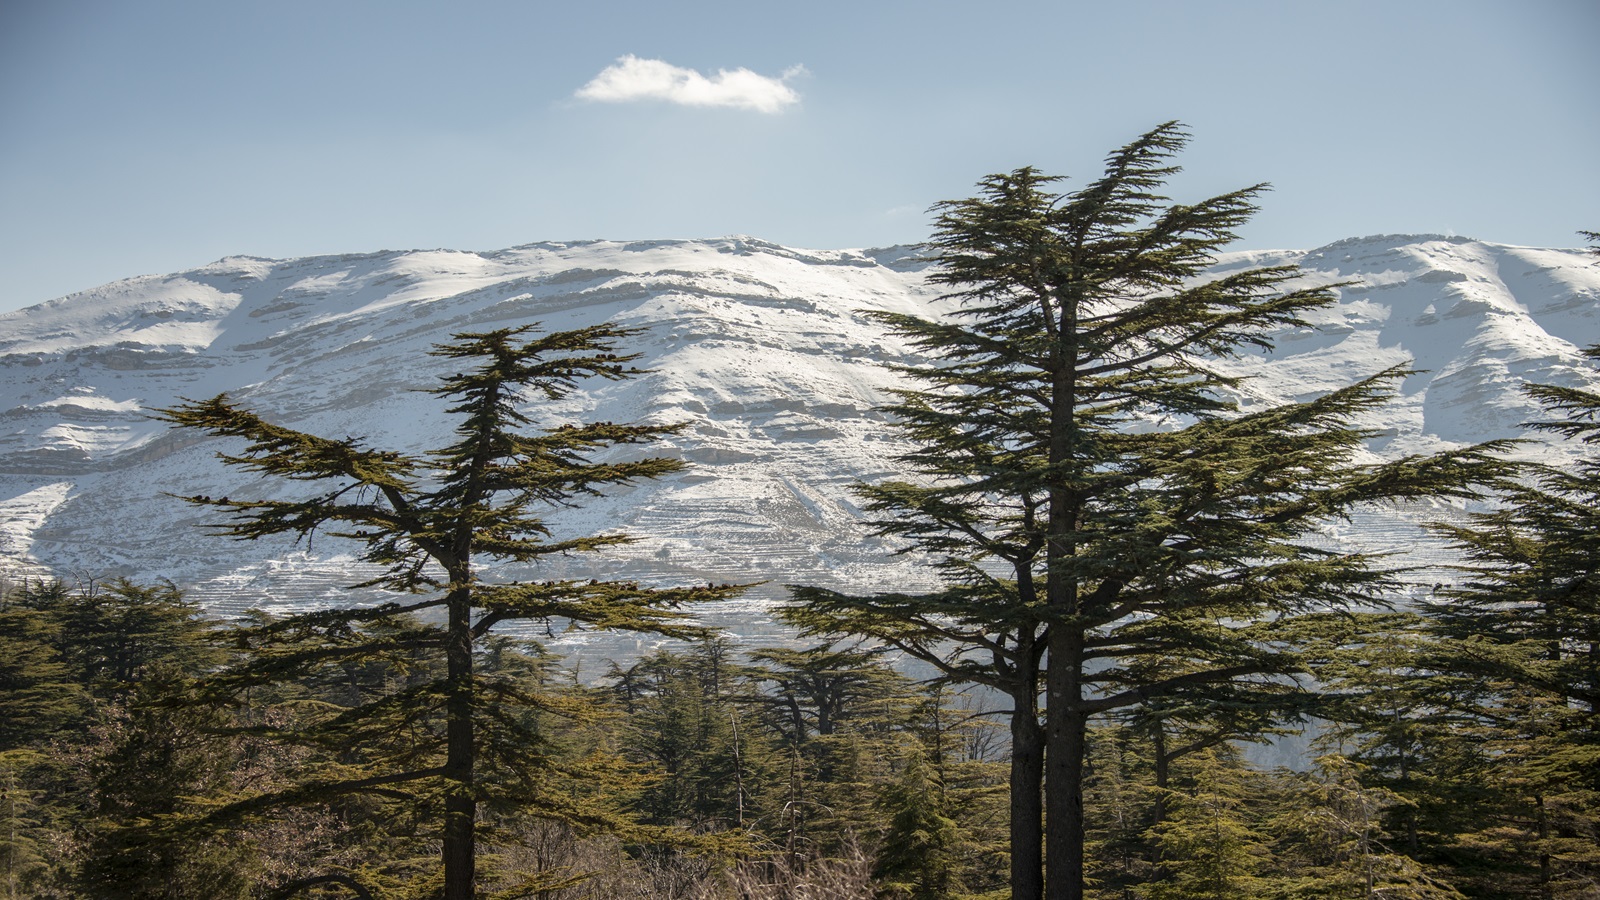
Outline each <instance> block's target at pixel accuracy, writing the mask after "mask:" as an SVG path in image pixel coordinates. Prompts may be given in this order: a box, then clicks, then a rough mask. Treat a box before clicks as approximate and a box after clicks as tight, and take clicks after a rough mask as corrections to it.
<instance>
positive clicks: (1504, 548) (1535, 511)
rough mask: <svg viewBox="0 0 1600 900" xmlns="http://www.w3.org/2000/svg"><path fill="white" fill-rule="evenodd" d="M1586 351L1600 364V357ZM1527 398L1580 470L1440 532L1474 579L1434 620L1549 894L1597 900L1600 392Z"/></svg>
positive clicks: (1559, 388) (1537, 392) (1553, 389)
mask: <svg viewBox="0 0 1600 900" xmlns="http://www.w3.org/2000/svg"><path fill="white" fill-rule="evenodd" d="M1584 234H1585V236H1586V237H1588V238H1589V239H1590V240H1591V241H1594V242H1596V243H1600V234H1593V233H1588V232H1585V233H1584ZM1584 353H1585V355H1586V356H1587V357H1588V358H1589V359H1591V360H1594V361H1596V362H1600V345H1596V346H1593V347H1590V348H1589V349H1587V350H1586V351H1584ZM1524 391H1525V393H1527V395H1528V396H1529V397H1531V398H1533V399H1534V400H1535V401H1537V402H1538V403H1539V404H1540V405H1541V406H1542V407H1543V408H1544V411H1545V413H1546V414H1547V415H1548V416H1549V417H1550V418H1549V419H1547V420H1545V421H1539V422H1533V423H1531V424H1530V425H1529V426H1528V427H1531V428H1533V429H1535V430H1538V431H1544V432H1547V433H1552V434H1557V435H1560V436H1562V437H1564V438H1567V439H1568V440H1569V441H1571V442H1572V443H1573V444H1574V445H1575V447H1576V449H1577V450H1578V451H1579V452H1578V455H1577V458H1576V459H1574V460H1573V461H1572V462H1571V463H1569V464H1567V465H1564V466H1560V467H1555V466H1540V467H1537V468H1535V470H1534V478H1533V480H1532V481H1531V482H1530V483H1528V484H1525V485H1522V486H1519V487H1517V488H1515V489H1513V490H1510V491H1508V492H1507V494H1506V495H1505V497H1504V500H1505V502H1504V505H1503V506H1502V507H1501V508H1500V509H1498V510H1495V511H1493V512H1489V513H1484V514H1480V515H1477V516H1475V517H1474V519H1473V521H1472V522H1471V523H1470V524H1468V525H1439V526H1437V527H1438V530H1439V531H1440V532H1442V533H1444V534H1445V535H1447V536H1448V537H1450V538H1451V539H1452V540H1453V542H1454V543H1455V545H1456V546H1457V547H1458V548H1459V549H1460V550H1462V551H1463V552H1464V553H1465V555H1466V557H1467V560H1468V561H1469V566H1468V567H1467V571H1468V573H1469V574H1468V578H1467V580H1466V582H1465V583H1464V584H1462V585H1461V586H1460V587H1459V588H1455V589H1451V590H1448V591H1445V592H1443V594H1442V602H1438V603H1435V604H1433V605H1432V606H1431V607H1430V608H1429V610H1428V614H1429V617H1430V619H1431V620H1432V622H1433V624H1434V628H1435V631H1436V633H1437V634H1439V635H1441V636H1442V637H1445V638H1448V639H1450V640H1449V642H1448V643H1447V645H1446V652H1447V654H1448V661H1447V664H1446V669H1447V670H1450V671H1452V674H1458V675H1465V676H1467V677H1468V678H1470V679H1472V681H1473V683H1475V684H1477V685H1480V686H1481V687H1482V688H1483V689H1482V690H1481V691H1480V695H1481V696H1480V698H1479V702H1478V704H1476V708H1475V709H1474V710H1473V712H1474V713H1475V715H1477V716H1479V717H1481V718H1482V720H1483V721H1484V722H1485V723H1486V724H1488V725H1489V726H1490V727H1491V734H1490V736H1489V738H1488V741H1487V743H1488V745H1490V746H1493V747H1494V748H1495V750H1496V751H1497V763H1498V764H1497V766H1496V773H1497V774H1498V775H1499V776H1500V777H1501V778H1502V780H1503V781H1504V782H1505V783H1506V784H1507V785H1508V786H1509V789H1510V791H1511V793H1512V794H1514V795H1520V796H1515V800H1514V802H1516V803H1517V805H1518V806H1520V807H1521V808H1522V810H1523V812H1522V813H1521V814H1520V816H1514V818H1521V819H1523V820H1524V821H1525V822H1527V825H1526V826H1525V828H1524V829H1523V830H1524V831H1525V832H1526V834H1527V839H1526V840H1525V841H1524V844H1525V845H1526V847H1527V853H1528V855H1530V856H1532V857H1534V859H1535V866H1534V867H1533V868H1534V869H1535V870H1536V871H1535V875H1534V877H1535V879H1536V881H1537V884H1538V892H1539V896H1542V897H1553V896H1569V895H1570V896H1579V895H1585V896H1587V894H1585V893H1584V892H1585V891H1593V890H1594V884H1595V882H1596V880H1597V879H1600V850H1597V849H1596V848H1597V847H1600V452H1596V451H1597V450H1600V393H1597V392H1595V391H1593V390H1586V389H1584V388H1581V387H1574V386H1570V385H1554V384H1530V385H1527V386H1526V387H1525V388H1524ZM1508 830H1511V829H1500V831H1501V833H1504V832H1505V831H1508Z"/></svg>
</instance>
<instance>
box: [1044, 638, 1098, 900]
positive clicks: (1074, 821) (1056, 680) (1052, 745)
mask: <svg viewBox="0 0 1600 900" xmlns="http://www.w3.org/2000/svg"><path fill="white" fill-rule="evenodd" d="M1061 624H1062V623H1060V622H1058V623H1056V626H1055V627H1053V628H1052V629H1051V633H1050V655H1049V661H1048V663H1047V665H1046V667H1045V679H1046V683H1047V685H1048V687H1047V689H1046V692H1045V741H1046V746H1047V747H1048V751H1047V752H1046V754H1045V778H1044V787H1045V809H1044V821H1045V873H1046V880H1045V886H1046V893H1045V896H1046V897H1047V898H1048V900H1083V836H1084V823H1083V762H1084V755H1085V751H1086V749H1087V741H1086V738H1087V735H1088V727H1087V726H1088V716H1087V715H1086V714H1085V713H1084V711H1083V709H1082V703H1083V685H1082V666H1083V635H1082V633H1081V632H1078V631H1077V630H1075V629H1073V628H1070V627H1067V628H1063V627H1061Z"/></svg>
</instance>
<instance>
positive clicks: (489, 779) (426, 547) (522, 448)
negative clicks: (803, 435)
mask: <svg viewBox="0 0 1600 900" xmlns="http://www.w3.org/2000/svg"><path fill="white" fill-rule="evenodd" d="M532 328H533V327H532V326H525V327H520V328H502V329H497V330H494V331H487V332H481V333H464V334H458V335H456V336H455V339H454V340H453V341H452V342H451V343H449V344H445V345H441V346H439V347H438V348H437V349H436V350H435V352H434V354H433V355H434V356H436V357H440V358H442V359H445V360H448V361H451V362H452V363H455V364H457V365H459V366H461V369H460V371H458V372H457V373H456V374H452V375H449V376H448V377H445V378H444V379H443V384H442V385H441V386H439V387H438V388H435V389H434V390H433V393H434V394H435V395H437V396H439V397H441V398H444V399H445V400H446V401H447V402H449V403H450V404H451V405H450V406H449V408H448V411H449V412H450V413H451V414H453V415H455V416H457V417H458V421H459V424H458V425H457V426H456V429H455V434H456V440H455V441H454V442H453V443H451V444H450V445H448V446H446V447H444V448H442V449H439V450H437V451H434V452H432V453H429V454H425V455H415V454H408V453H401V452H396V451H390V450H379V449H373V448H369V447H367V446H365V445H364V444H362V443H361V442H360V441H358V440H355V439H352V438H343V439H330V438H324V437H318V436H315V435H311V434H307V433H304V432H301V431H297V430H294V429H292V428H288V427H285V426H282V425H278V424H275V423H272V422H268V421H266V420H265V419H263V418H261V417H260V416H258V415H256V414H255V413H252V412H250V411H249V410H247V409H243V408H241V407H239V406H237V405H236V404H234V403H233V402H232V401H231V400H229V398H227V397H226V396H218V397H215V398H212V399H210V400H203V401H190V402H186V403H184V404H183V405H181V406H178V407H175V408H173V409H167V410H163V411H162V418H164V419H165V420H166V421H168V422H171V423H173V424H175V425H178V426H181V427H184V428H192V429H197V430H200V431H204V432H207V433H209V434H212V435H215V436H218V437H228V438H237V439H242V440H244V441H245V449H244V450H243V451H242V452H239V453H237V454H231V455H223V456H222V458H223V459H225V460H226V461H227V462H229V463H230V464H232V465H235V466H238V467H240V468H242V469H245V470H248V471H252V472H257V473H260V474H261V475H264V476H268V477H272V478H279V479H285V480H289V481H297V482H300V481H303V482H308V483H311V484H314V485H316V491H315V492H313V493H311V494H310V495H309V496H306V497H304V498H303V499H293V500H238V499H228V498H221V499H213V498H210V497H188V498H185V499H186V500H188V501H189V502H191V503H196V504H199V505H202V506H211V507H216V508H219V509H222V510H225V511H227V512H229V513H231V515H232V518H231V521H230V522H229V523H227V524H226V525H223V526H220V531H222V532H223V533H224V534H228V535H230V536H232V537H235V538H238V539H243V540H253V539H257V538H263V537H269V536H277V535H289V536H294V537H296V538H308V537H310V536H311V535H312V534H314V533H316V532H323V533H326V534H331V535H334V536H337V537H340V538H343V539H346V540H349V541H352V542H354V543H356V544H357V545H359V546H360V547H361V548H362V558H363V559H365V560H366V561H367V562H370V563H376V564H378V565H380V566H382V567H383V571H382V574H381V575H379V576H378V577H377V578H374V579H372V580H371V581H369V582H366V583H365V584H364V585H359V586H358V587H381V588H386V589H388V590H391V591H397V592H402V593H409V594H422V595H424V597H423V599H418V600H414V601H410V602H392V603H385V604H382V605H378V606H372V607H366V608H357V609H344V610H322V611H317V612H312V613H306V614H303V615H298V616H293V617H290V618H288V619H284V620H281V621H274V622H264V623H261V624H259V625H258V626H256V627H254V628H249V629H245V630H243V631H241V632H240V633H239V634H238V635H237V639H238V641H239V643H240V645H241V647H242V649H243V652H244V656H245V659H244V661H243V662H242V663H241V664H240V665H238V666H237V667H235V668H233V669H231V670H229V671H227V672H225V673H224V674H223V675H221V676H220V677H218V678H216V679H213V680H212V682H211V691H212V694H213V696H214V697H228V698H233V699H234V700H235V701H236V702H245V700H246V698H247V697H248V696H249V695H250V692H252V691H256V692H262V691H263V690H265V689H266V688H267V687H268V686H271V685H279V684H285V683H288V682H290V681H292V680H295V679H299V678H302V677H306V676H308V675H311V674H313V673H316V672H325V671H329V670H330V669H338V670H343V671H345V672H346V673H347V674H349V677H350V678H351V679H352V691H353V693H354V697H353V702H352V705H350V706H348V707H344V708H333V709H330V708H327V707H324V706H319V705H318V704H317V703H314V702H312V703H306V704H300V705H299V706H297V707H296V708H295V709H294V712H295V714H294V715H292V716H289V719H290V720H291V721H292V726H290V727H279V726H278V724H276V723H275V722H273V721H270V720H267V721H262V722H260V723H259V724H258V727H257V732H258V733H259V734H262V735H269V736H280V737H281V736H292V737H293V739H294V740H295V741H296V742H297V743H299V744H300V745H303V746H306V747H314V748H316V749H317V750H318V751H319V752H321V753H325V754H327V753H331V754H332V756H333V759H334V760H336V761H338V762H339V765H326V764H319V765H317V766H314V767H308V768H307V769H306V771H304V772H303V773H301V774H300V775H299V776H298V777H296V778H293V779H290V780H288V781H287V782H285V783H281V784H278V785H275V786H274V787H272V788H270V789H261V790H255V791H245V792H244V793H243V794H242V795H241V796H238V797H236V798H233V799H232V800H230V801H229V802H227V803H225V804H224V805H222V806H220V807H219V808H217V809H216V810H214V811H213V812H212V813H211V814H210V815H209V816H208V817H206V819H205V823H206V824H208V825H212V826H214V825H217V824H220V823H223V822H227V821H233V820H239V819H242V818H249V817H252V816H259V815H265V814H267V813H269V812H272V811H274V810H277V809H280V808H284V807H291V806H304V805H308V804H309V805H319V804H320V805H324V806H327V805H330V804H331V805H337V804H351V805H357V806H359V805H362V804H366V805H367V807H370V808H369V809H368V811H369V812H375V811H379V810H381V811H382V812H383V814H384V815H385V816H387V817H389V819H388V820H389V821H395V822H402V823H404V822H414V823H415V828H416V834H417V836H418V837H419V839H420V838H427V839H431V840H437V841H438V842H439V843H438V845H437V846H439V847H440V848H441V850H440V851H439V853H440V856H441V861H442V874H441V873H440V872H439V871H438V870H435V871H434V872H433V873H432V874H426V875H424V876H423V877H422V879H421V881H420V882H418V883H419V884H424V885H425V884H426V883H430V882H431V883H435V884H436V886H437V888H438V889H439V891H440V893H441V895H442V896H443V897H445V898H446V900H470V898H472V897H474V896H475V895H476V894H475V891H476V886H475V885H476V883H477V881H478V878H477V874H476V864H477V859H478V856H479V848H478V842H479V831H480V829H481V827H482V826H481V825H480V818H482V817H483V816H484V815H486V814H487V811H492V810H493V809H498V808H506V807H520V808H522V809H524V810H531V811H533V812H535V813H536V814H539V815H545V816H549V817H552V818H557V819H561V820H564V821H567V822H570V823H573V824H575V825H577V826H580V827H583V828H608V827H620V826H621V824H622V823H621V820H620V819H619V818H618V817H617V816H616V815H614V814H613V813H612V811H611V810H609V809H608V808H607V807H606V806H605V804H603V803H600V802H598V801H595V802H589V801H587V800H585V799H584V797H586V796H591V795H592V794H582V793H580V794H578V795H572V794H564V793H563V792H562V791H561V790H559V789H557V786H558V785H562V784H568V785H572V784H586V785H588V786H590V787H594V786H599V785H603V784H605V783H608V782H611V781H615V780H616V775H615V774H614V773H613V774H610V775H608V774H607V771H608V770H607V767H606V766H605V765H602V764H601V763H600V762H598V761H591V764H589V765H584V764H582V763H581V762H580V763H573V762H570V761H569V762H559V761H557V760H556V759H554V758H552V757H551V756H549V755H546V754H545V753H544V750H545V748H546V747H547V743H548V742H547V741H546V740H545V735H544V734H543V733H541V731H540V729H539V728H538V727H536V722H537V721H538V719H537V717H530V716H527V715H523V714H522V713H523V712H525V711H529V710H533V711H539V712H541V713H545V714H549V715H555V716H581V715H583V714H585V710H584V709H582V708H580V707H581V704H573V703H571V702H563V701H561V700H560V699H559V698H555V697H552V696H551V695H549V694H547V693H542V692H540V691H538V690H536V689H535V688H534V687H532V686H530V685H529V684H528V682H527V681H526V680H517V679H513V678H506V677H500V676H498V675H488V676H486V675H485V674H484V673H482V672H480V671H478V667H477V664H478V657H479V656H480V651H481V649H482V644H483V642H484V640H485V639H486V637H487V636H489V634H490V631H491V629H493V628H494V627H495V626H497V625H501V624H504V623H507V622H516V621H527V620H534V621H548V620H551V619H561V620H567V621H570V622H572V623H576V624H579V625H583V626H589V627H594V628H623V629H631V630H639V631H651V632H658V633H663V634H671V635H679V636H687V635H690V634H692V633H693V632H694V631H695V629H694V628H692V627H691V626H690V625H689V624H687V623H686V621H685V619H684V616H685V613H683V612H681V611H679V607H680V606H682V605H683V604H687V603H694V602H699V601H704V600H716V599H723V598H727V597H731V596H733V595H735V594H737V593H738V592H739V590H740V588H739V587H737V586H726V585H725V586H702V587H693V588H681V589H657V588H646V587H642V586H640V585H638V584H634V583H624V582H604V581H575V580H553V581H543V582H530V583H510V584H506V583H491V582H486V581H483V580H481V575H480V573H481V569H482V566H483V564H484V562H485V561H486V560H499V561H501V562H513V563H536V562H538V561H539V560H541V559H543V558H545V557H547V556H550V555H552V554H558V555H561V554H570V553H576V552H585V551H592V550H598V549H602V548H605V547H612V546H616V545H619V544H623V543H626V542H628V541H629V540H630V538H629V537H627V536H625V535H621V534H602V535H592V536H582V537H570V538H568V537H562V538H557V537H555V536H554V535H553V533H552V531H551V529H550V527H549V526H548V525H547V523H546V521H545V520H544V518H542V516H543V515H545V514H546V511H547V510H549V509H551V508H553V507H561V506H566V505H570V504H573V503H575V502H578V501H580V500H581V499H582V498H583V497H586V496H594V495H598V494H600V493H601V492H602V491H603V490H604V489H605V488H607V487H610V486H614V485H621V484H628V483H632V482H636V481H640V480H645V479H653V478H659V477H661V476H664V475H668V474H671V473H673V472H677V471H679V470H680V469H681V468H683V463H682V462H680V461H678V460H674V459H666V458H660V457H650V458H641V459H629V460H627V461H615V460H612V461H599V460H597V459H596V456H597V455H599V454H602V453H603V452H605V451H608V450H611V449H612V448H616V447H620V446H623V445H632V444H645V443H649V442H651V441H653V440H656V439H658V438H660V437H662V436H665V435H669V434H672V433H674V432H675V431H677V430H678V426H672V425H619V424H614V423H611V422H599V423H592V424H583V425H563V426H560V427H557V428H553V429H547V430H544V431H540V432H537V433H532V434H529V433H526V430H527V429H528V428H529V426H531V425H533V424H534V422H533V419H532V418H531V417H530V416H529V415H528V414H526V413H524V412H523V411H522V410H523V408H524V404H525V402H526V400H527V399H528V395H530V394H532V395H540V396H542V397H544V398H546V399H549V400H559V399H561V398H563V397H565V396H567V395H569V394H570V393H571V391H572V390H573V389H574V387H575V386H576V385H577V384H578V382H579V381H581V380H583V379H586V378H605V379H612V380H617V379H625V378H628V377H631V376H634V375H637V374H640V373H641V371H642V370H640V369H637V368H634V367H633V366H631V365H630V363H631V362H632V361H633V360H635V359H636V358H637V356H636V355H632V356H630V355H622V354H619V353H617V352H616V350H615V344H616V342H617V341H619V340H622V339H625V338H628V337H631V336H632V335H633V334H635V332H634V331H633V330H630V329H625V328H618V327H614V326H610V325H600V326H594V327H590V328H582V329H577V330H573V331H563V332H553V333H547V334H536V333H534V332H533V330H532ZM374 667H379V668H381V669H383V671H384V672H385V679H384V682H383V684H382V685H381V686H379V687H378V688H375V689H369V688H363V687H362V686H361V685H360V679H359V677H358V676H359V675H360V674H361V671H363V670H372V669H373V668H374ZM269 719H270V717H269ZM408 827H409V826H408ZM527 889H532V888H527Z"/></svg>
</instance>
